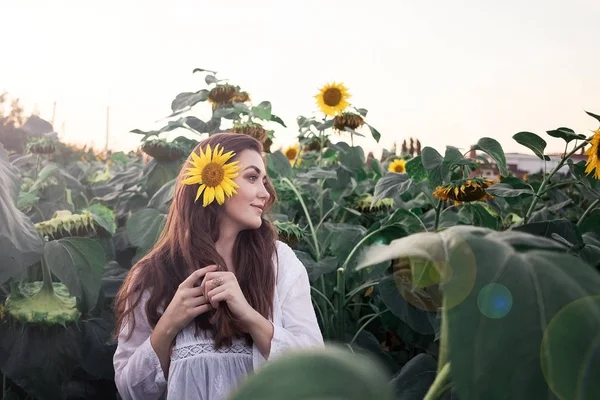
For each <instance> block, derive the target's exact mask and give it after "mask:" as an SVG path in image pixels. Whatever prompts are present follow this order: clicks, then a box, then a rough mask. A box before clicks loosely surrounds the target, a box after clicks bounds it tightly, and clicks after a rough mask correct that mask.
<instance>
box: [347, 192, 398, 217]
mask: <svg viewBox="0 0 600 400" xmlns="http://www.w3.org/2000/svg"><path fill="white" fill-rule="evenodd" d="M373 200H374V197H373V196H372V195H371V194H369V193H367V194H363V195H362V196H360V197H359V198H357V199H356V200H355V201H353V204H352V208H353V209H355V210H356V211H359V212H361V213H372V212H378V211H385V210H390V209H391V208H392V207H394V199H390V198H384V199H381V200H379V201H377V202H376V203H373Z"/></svg>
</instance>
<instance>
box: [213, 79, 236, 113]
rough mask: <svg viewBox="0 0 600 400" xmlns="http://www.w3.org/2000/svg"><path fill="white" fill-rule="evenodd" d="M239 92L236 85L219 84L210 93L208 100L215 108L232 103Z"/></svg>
mask: <svg viewBox="0 0 600 400" xmlns="http://www.w3.org/2000/svg"><path fill="white" fill-rule="evenodd" d="M239 94H240V93H239V92H238V90H237V88H236V87H235V86H232V85H218V86H216V87H214V88H212V89H211V90H210V92H209V93H208V101H209V102H210V103H212V108H213V110H215V109H216V108H218V107H219V106H223V105H228V104H231V103H232V101H233V99H234V97H235V96H236V95H239Z"/></svg>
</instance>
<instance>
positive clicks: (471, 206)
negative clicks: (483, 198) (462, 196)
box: [465, 203, 500, 229]
mask: <svg viewBox="0 0 600 400" xmlns="http://www.w3.org/2000/svg"><path fill="white" fill-rule="evenodd" d="M465 206H466V209H467V210H468V211H469V212H470V213H471V215H472V216H473V225H474V226H482V227H484V228H490V229H498V226H499V223H500V222H499V221H498V219H497V218H496V217H494V216H493V215H492V214H490V213H489V211H488V210H487V209H486V208H485V207H484V206H483V205H482V204H479V203H467V204H466V205H465Z"/></svg>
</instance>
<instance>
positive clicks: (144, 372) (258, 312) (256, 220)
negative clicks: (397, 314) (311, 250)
mask: <svg viewBox="0 0 600 400" xmlns="http://www.w3.org/2000/svg"><path fill="white" fill-rule="evenodd" d="M261 154H262V146H261V144H260V142H258V141H257V140H255V139H253V138H252V137H250V136H247V135H240V134H233V133H223V134H215V135H212V136H210V137H209V138H208V139H206V140H204V141H203V142H201V143H200V144H199V145H198V146H197V147H196V149H194V151H193V152H192V154H191V157H190V158H189V159H188V161H187V162H186V165H184V168H182V170H181V172H180V174H179V177H178V178H177V184H176V187H175V194H174V198H173V203H172V205H171V207H170V210H169V214H168V216H167V221H166V225H165V228H164V230H163V233H162V235H161V237H160V239H159V240H158V242H157V243H156V245H155V247H154V248H153V249H152V250H151V251H150V252H149V253H148V254H147V255H146V256H144V257H143V258H142V259H141V260H140V261H139V262H138V263H136V265H134V266H133V267H132V269H131V271H130V273H129V274H128V276H127V278H126V279H125V282H124V283H123V285H122V287H121V290H120V291H119V293H118V295H117V298H116V306H115V313H116V334H117V336H118V346H117V350H116V353H115V355H114V367H115V383H116V385H117V389H118V390H119V393H120V394H121V397H122V398H123V399H156V398H159V397H160V396H161V395H162V394H166V393H168V396H169V398H173V399H177V400H185V399H222V398H225V397H226V396H227V395H229V394H231V392H232V391H233V390H234V389H235V388H236V387H237V386H238V385H239V384H240V383H241V382H242V381H243V379H244V378H245V377H246V376H247V375H248V374H250V373H252V372H253V371H256V369H257V368H258V367H259V366H260V365H261V364H262V363H264V362H265V361H266V360H271V359H273V358H274V357H276V356H277V355H279V354H281V353H283V352H285V351H286V349H292V348H299V347H307V346H321V345H323V338H322V335H321V332H320V330H319V326H318V323H317V320H316V316H315V312H314V309H313V307H312V303H311V298H310V286H309V281H308V275H307V273H306V269H305V268H304V266H303V265H302V263H301V262H300V261H299V260H298V258H297V257H296V256H295V253H294V252H293V251H292V250H291V249H290V248H289V247H288V246H287V245H285V244H284V243H282V242H280V241H278V240H276V231H275V229H274V228H273V226H272V224H271V223H269V222H268V221H267V220H266V219H264V215H265V213H266V212H267V211H268V210H269V208H270V207H271V206H272V204H273V202H274V200H275V191H274V188H273V186H272V185H271V183H270V181H269V179H268V177H267V174H266V167H265V163H264V161H263V158H262V156H261Z"/></svg>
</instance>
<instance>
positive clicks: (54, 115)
mask: <svg viewBox="0 0 600 400" xmlns="http://www.w3.org/2000/svg"><path fill="white" fill-rule="evenodd" d="M55 118H56V100H54V106H53V107H52V120H51V121H50V123H51V124H52V126H53V127H54V119H55Z"/></svg>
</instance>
